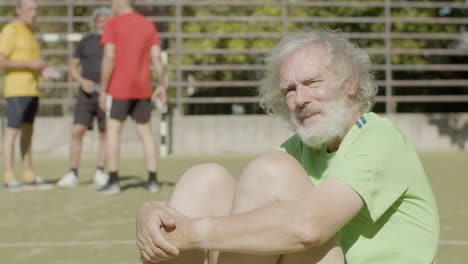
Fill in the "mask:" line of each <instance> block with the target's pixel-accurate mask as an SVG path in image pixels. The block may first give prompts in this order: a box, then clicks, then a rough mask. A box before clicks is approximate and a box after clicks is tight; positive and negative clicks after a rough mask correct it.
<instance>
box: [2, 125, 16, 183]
mask: <svg viewBox="0 0 468 264" xmlns="http://www.w3.org/2000/svg"><path fill="white" fill-rule="evenodd" d="M19 131H20V129H19V128H15V127H7V128H6V129H5V132H4V135H3V144H2V146H3V149H2V154H3V173H4V174H3V178H4V183H5V187H7V186H8V184H9V183H11V182H12V181H15V182H16V179H15V176H14V165H13V164H14V156H15V140H16V137H17V136H18V133H19Z"/></svg>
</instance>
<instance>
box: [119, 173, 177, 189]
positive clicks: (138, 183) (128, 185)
mask: <svg viewBox="0 0 468 264" xmlns="http://www.w3.org/2000/svg"><path fill="white" fill-rule="evenodd" d="M119 180H120V185H121V190H122V191H125V190H129V189H134V188H142V189H143V188H144V186H145V182H146V180H143V181H142V180H141V177H139V176H121V177H119ZM159 184H160V185H161V187H163V186H168V187H173V186H174V185H175V183H174V182H171V181H159Z"/></svg>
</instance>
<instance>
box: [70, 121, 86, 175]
mask: <svg viewBox="0 0 468 264" xmlns="http://www.w3.org/2000/svg"><path fill="white" fill-rule="evenodd" d="M86 129H87V127H86V126H84V125H82V124H74V125H73V127H72V139H71V144H70V168H74V169H78V167H79V166H80V157H81V146H82V143H83V136H84V134H85V133H86Z"/></svg>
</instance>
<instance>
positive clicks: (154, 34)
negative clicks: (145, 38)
mask: <svg viewBox="0 0 468 264" xmlns="http://www.w3.org/2000/svg"><path fill="white" fill-rule="evenodd" d="M151 24H152V25H153V26H152V33H151V46H154V45H160V44H161V40H160V39H159V34H158V29H157V28H156V26H155V25H154V24H153V23H151Z"/></svg>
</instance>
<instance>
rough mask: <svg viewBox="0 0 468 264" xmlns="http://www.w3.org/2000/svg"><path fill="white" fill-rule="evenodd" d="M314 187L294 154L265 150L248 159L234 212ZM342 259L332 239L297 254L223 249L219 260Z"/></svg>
mask: <svg viewBox="0 0 468 264" xmlns="http://www.w3.org/2000/svg"><path fill="white" fill-rule="evenodd" d="M259 186H261V192H260V191H259V189H258V188H260V187H259ZM313 188H314V185H313V183H312V182H311V180H310V179H309V177H308V175H307V173H306V172H305V170H304V168H303V167H302V166H301V165H300V164H299V163H298V162H297V161H296V160H295V159H294V158H293V157H292V156H290V155H288V154H286V153H283V152H271V153H266V154H264V155H262V156H260V157H258V158H257V159H255V160H254V161H252V162H251V163H249V165H248V166H247V167H246V169H245V170H244V172H243V174H242V176H241V178H240V179H239V182H238V185H237V189H236V193H235V196H234V202H233V208H232V212H231V213H233V214H238V213H242V212H246V211H249V210H252V209H255V208H258V207H260V206H263V205H265V204H267V203H270V202H273V201H291V200H298V199H301V198H302V197H303V196H304V195H305V194H306V193H307V192H309V191H311V190H312V189H313ZM272 232H274V230H272ZM343 261H344V256H343V252H342V251H341V248H339V247H338V246H337V245H336V243H335V241H334V240H331V241H330V242H327V243H325V244H324V245H323V246H320V247H316V248H311V249H308V250H306V251H304V252H301V253H296V254H286V255H267V256H258V255H246V254H237V253H223V252H222V253H221V254H220V257H219V261H218V264H231V263H232V264H243V263H256V264H276V263H282V264H286V263H288V264H289V263H291V264H302V263H304V264H305V263H307V264H309V263H333V264H339V263H343Z"/></svg>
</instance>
